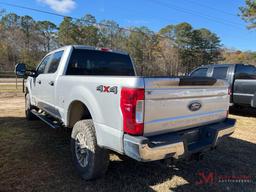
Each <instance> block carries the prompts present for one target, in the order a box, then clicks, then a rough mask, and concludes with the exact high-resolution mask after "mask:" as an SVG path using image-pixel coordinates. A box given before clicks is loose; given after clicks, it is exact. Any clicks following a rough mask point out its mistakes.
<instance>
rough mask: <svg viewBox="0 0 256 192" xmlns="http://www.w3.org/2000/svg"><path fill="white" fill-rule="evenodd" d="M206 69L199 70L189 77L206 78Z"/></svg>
mask: <svg viewBox="0 0 256 192" xmlns="http://www.w3.org/2000/svg"><path fill="white" fill-rule="evenodd" d="M207 70H208V69H207V68H200V69H197V70H195V71H194V72H193V73H192V74H191V76H192V77H206V76H207Z"/></svg>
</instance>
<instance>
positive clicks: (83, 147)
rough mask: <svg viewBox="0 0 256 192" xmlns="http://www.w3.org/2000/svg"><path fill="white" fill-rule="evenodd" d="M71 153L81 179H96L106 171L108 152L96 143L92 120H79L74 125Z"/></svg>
mask: <svg viewBox="0 0 256 192" xmlns="http://www.w3.org/2000/svg"><path fill="white" fill-rule="evenodd" d="M71 153H72V159H73V161H74V164H75V167H76V169H77V171H78V173H79V174H80V176H81V177H82V178H83V179H85V180H91V179H96V178H98V177H101V176H102V175H104V174H105V172H106V171H107V168H108V163H109V154H108V151H107V150H106V149H103V148H101V147H99V146H98V145H97V140H96V133H95V128H94V125H93V121H92V120H81V121H78V122H77V123H76V124H75V125H74V127H73V130H72V134H71Z"/></svg>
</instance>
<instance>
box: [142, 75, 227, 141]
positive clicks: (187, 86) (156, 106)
mask: <svg viewBox="0 0 256 192" xmlns="http://www.w3.org/2000/svg"><path fill="white" fill-rule="evenodd" d="M144 82H145V114H144V115H145V116H144V135H145V136H150V135H155V134H161V133H166V132H173V131H178V130H183V129H187V128H192V127H196V126H201V125H206V124H210V123H214V122H219V121H222V120H224V119H225V118H226V115H227V111H228V108H229V95H228V84H227V83H226V82H225V81H222V80H216V79H214V78H208V77H203V78H201V77H200V78H198V77H180V78H144Z"/></svg>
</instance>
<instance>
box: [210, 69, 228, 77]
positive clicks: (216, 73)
mask: <svg viewBox="0 0 256 192" xmlns="http://www.w3.org/2000/svg"><path fill="white" fill-rule="evenodd" d="M227 72H228V67H214V69H213V75H212V76H213V77H214V78H216V79H226V77H227Z"/></svg>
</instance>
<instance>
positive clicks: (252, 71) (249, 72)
mask: <svg viewBox="0 0 256 192" xmlns="http://www.w3.org/2000/svg"><path fill="white" fill-rule="evenodd" d="M235 77H236V78H237V79H256V67H254V66H246V65H238V66H237V67H236V70H235Z"/></svg>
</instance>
